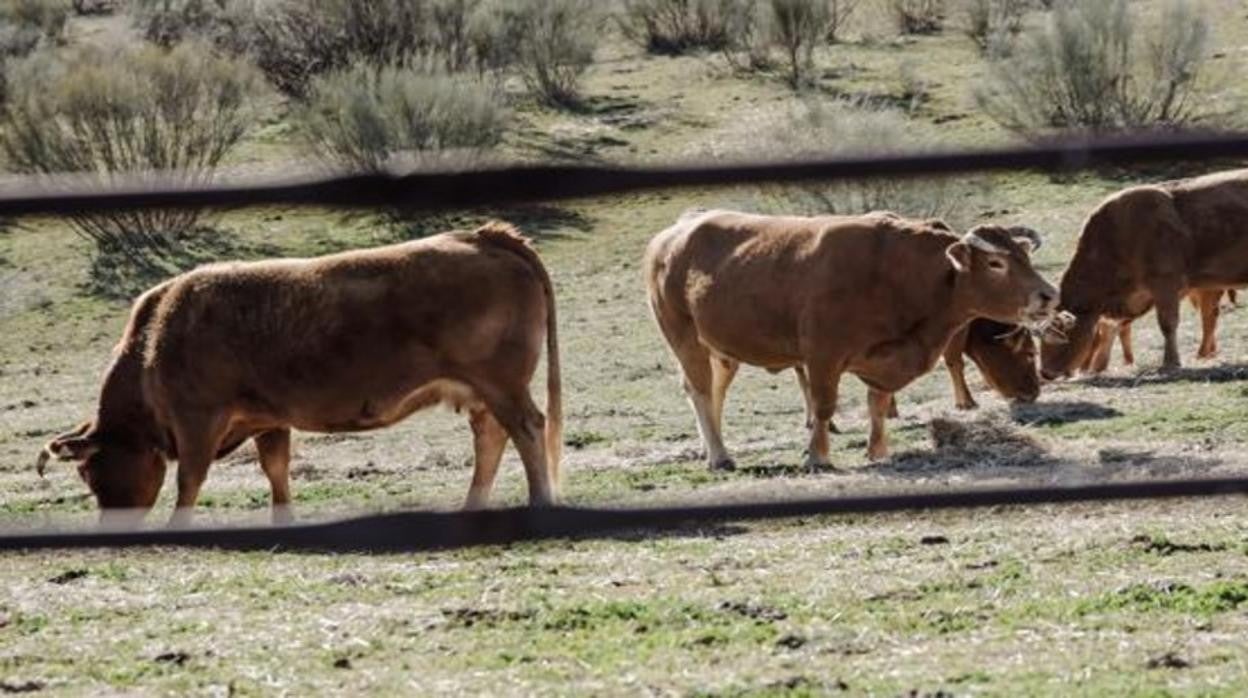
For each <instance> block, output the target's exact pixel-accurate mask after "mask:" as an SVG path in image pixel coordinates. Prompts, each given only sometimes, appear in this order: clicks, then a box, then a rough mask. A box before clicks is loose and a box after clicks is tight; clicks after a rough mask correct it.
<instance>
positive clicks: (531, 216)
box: [391, 204, 594, 240]
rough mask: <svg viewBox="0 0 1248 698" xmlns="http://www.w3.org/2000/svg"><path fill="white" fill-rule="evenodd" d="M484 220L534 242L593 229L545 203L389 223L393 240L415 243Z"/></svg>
mask: <svg viewBox="0 0 1248 698" xmlns="http://www.w3.org/2000/svg"><path fill="white" fill-rule="evenodd" d="M488 220H503V221H506V222H508V223H511V224H512V225H514V226H516V227H517V228H519V229H520V232H522V233H524V234H525V235H526V236H528V237H530V238H534V239H537V240H553V239H559V238H562V237H565V236H566V235H565V234H564V233H563V232H561V231H568V230H572V231H576V232H578V233H588V232H591V231H592V230H593V227H594V226H593V224H594V221H593V219H592V218H590V217H589V216H587V215H585V214H584V213H581V212H580V211H574V210H572V209H568V208H563V207H561V206H551V205H546V204H532V205H523V206H499V207H490V208H482V209H473V210H470V211H456V212H452V213H437V214H430V215H420V216H411V217H407V216H404V215H403V214H396V216H395V217H394V218H392V219H391V222H392V227H393V230H394V237H395V239H397V240H416V239H419V238H424V237H429V236H430V235H437V234H438V233H444V232H446V231H449V230H473V229H474V228H477V227H478V226H480V225H481V224H482V223H485V222H486V221H488Z"/></svg>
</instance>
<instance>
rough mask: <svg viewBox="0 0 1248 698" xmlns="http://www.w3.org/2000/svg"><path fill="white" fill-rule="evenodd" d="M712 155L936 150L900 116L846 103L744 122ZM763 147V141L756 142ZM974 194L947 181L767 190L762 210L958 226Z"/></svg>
mask: <svg viewBox="0 0 1248 698" xmlns="http://www.w3.org/2000/svg"><path fill="white" fill-rule="evenodd" d="M736 128H737V130H735V131H734V132H732V133H730V134H729V135H728V136H727V137H726V139H725V140H723V141H721V142H718V143H715V144H714V145H713V146H712V153H711V154H712V155H713V156H717V157H721V158H726V159H745V158H749V157H751V156H754V155H755V154H757V153H759V152H765V153H768V154H769V155H770V156H773V157H781V158H813V157H831V156H856V155H874V154H880V153H888V152H893V151H895V150H896V149H897V147H898V144H901V143H904V144H906V149H907V151H910V150H913V149H916V148H917V149H922V148H923V147H924V145H933V146H934V144H935V142H936V141H935V139H934V137H926V136H925V134H924V133H923V132H922V130H921V129H919V128H917V124H915V123H914V122H913V121H911V120H910V119H908V118H907V117H906V116H905V114H904V113H902V112H900V111H897V110H893V109H886V108H881V107H872V106H867V105H862V104H855V103H851V102H843V101H837V102H830V103H823V102H816V103H812V104H802V105H797V106H792V107H789V108H787V109H782V110H773V111H770V112H762V113H759V114H756V115H754V116H753V117H750V118H747V119H744V120H743V121H742V123H741V124H740V125H739V126H738V127H736ZM760 139H762V140H761V141H760ZM971 186H973V185H968V186H959V185H956V184H955V183H954V182H952V181H950V180H948V179H864V180H840V181H835V182H812V183H807V184H799V185H785V186H768V187H766V188H764V189H762V190H760V191H761V194H762V195H763V196H764V198H765V199H766V201H765V202H764V203H763V205H764V207H766V208H769V209H776V210H777V212H784V213H801V214H807V215H821V214H838V215H840V214H844V215H853V214H861V213H866V212H868V211H878V210H888V211H893V212H895V213H898V214H901V215H903V216H912V217H916V218H945V219H948V220H950V222H951V223H954V224H958V223H960V222H961V221H959V220H958V218H959V216H960V214H961V212H962V211H963V210H966V209H967V208H968V206H969V204H971V203H972V202H973V201H974V199H975V194H976V192H975V191H972V189H971Z"/></svg>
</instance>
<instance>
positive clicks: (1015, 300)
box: [945, 225, 1057, 327]
mask: <svg viewBox="0 0 1248 698" xmlns="http://www.w3.org/2000/svg"><path fill="white" fill-rule="evenodd" d="M1039 246H1040V235H1039V234H1038V233H1037V232H1036V231H1034V230H1031V229H1030V228H1023V227H1013V228H1005V227H1001V226H995V225H981V226H978V227H976V228H973V229H972V230H971V231H970V232H969V233H967V234H966V235H964V236H962V239H961V240H959V241H958V242H955V243H953V244H952V245H950V246H949V247H948V248H947V249H946V250H945V256H946V257H948V258H949V262H950V264H952V265H953V268H954V270H955V271H956V272H957V281H956V283H957V285H958V288H959V289H960V292H961V293H962V295H963V298H965V299H966V302H967V304H968V305H969V306H970V310H971V313H972V314H973V315H974V316H977V317H986V318H988V319H990V320H996V321H997V322H1004V323H1010V324H1018V325H1023V326H1026V327H1036V326H1040V325H1043V324H1045V323H1047V322H1048V321H1049V320H1050V319H1051V318H1052V316H1053V314H1054V312H1055V311H1056V310H1057V289H1056V288H1054V287H1053V284H1050V283H1049V282H1048V281H1045V280H1044V277H1042V276H1040V274H1039V273H1038V272H1037V271H1036V270H1035V269H1034V268H1033V267H1032V266H1031V253H1032V252H1034V251H1035V250H1036V249H1038V248H1039Z"/></svg>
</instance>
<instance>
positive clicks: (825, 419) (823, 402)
mask: <svg viewBox="0 0 1248 698" xmlns="http://www.w3.org/2000/svg"><path fill="white" fill-rule="evenodd" d="M806 375H807V376H808V378H809V379H810V402H811V405H812V406H813V410H812V412H813V415H814V420H812V422H811V425H810V445H809V446H808V447H807V448H806V463H805V467H806V469H807V470H820V469H823V468H826V467H828V466H829V465H831V462H830V461H829V460H828V451H829V450H830V444H829V443H828V423H829V422H831V421H832V415H833V414H835V413H836V397H837V394H836V393H837V388H838V387H839V385H840V382H841V375H840V372H839V371H835V372H834V371H832V370H831V369H829V368H827V367H826V366H822V365H816V364H807V365H806Z"/></svg>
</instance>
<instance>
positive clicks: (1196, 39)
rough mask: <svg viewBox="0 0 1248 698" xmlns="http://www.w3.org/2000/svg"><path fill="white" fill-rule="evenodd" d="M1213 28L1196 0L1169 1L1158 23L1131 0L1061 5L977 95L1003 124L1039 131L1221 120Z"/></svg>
mask: <svg viewBox="0 0 1248 698" xmlns="http://www.w3.org/2000/svg"><path fill="white" fill-rule="evenodd" d="M1210 29H1211V28H1210V21H1209V17H1208V15H1207V13H1206V11H1205V10H1203V9H1202V6H1200V5H1198V4H1196V3H1194V2H1191V1H1190V0H1166V2H1164V3H1163V4H1162V6H1161V13H1160V16H1159V18H1158V19H1157V21H1154V22H1143V21H1141V18H1140V17H1139V16H1137V11H1136V10H1134V9H1133V8H1132V6H1131V4H1130V3H1129V2H1127V0H1106V1H1105V2H1079V3H1066V4H1062V5H1059V6H1058V7H1057V8H1056V9H1055V10H1054V11H1053V12H1052V13H1051V15H1050V16H1049V18H1048V21H1047V22H1046V23H1045V24H1044V25H1043V26H1041V27H1038V28H1036V29H1034V30H1031V31H1028V32H1025V33H1024V34H1023V35H1022V36H1020V37H1019V40H1018V42H1017V43H1016V45H1015V46H1014V49H1013V51H1012V53H1011V55H1009V56H1007V57H1002V58H999V59H996V60H993V61H992V62H991V63H990V71H989V74H988V77H987V79H986V80H985V82H984V83H983V84H982V85H980V87H979V88H978V90H977V91H976V99H977V102H978V104H979V106H980V108H981V109H983V110H984V111H985V112H986V113H987V114H988V115H989V116H991V117H992V118H993V119H995V120H996V121H997V122H998V123H1000V124H1002V125H1003V126H1005V127H1007V128H1009V129H1011V130H1014V131H1017V132H1020V133H1024V134H1030V135H1045V134H1047V133H1048V132H1051V131H1054V130H1068V129H1077V130H1087V131H1112V130H1119V129H1134V128H1141V127H1168V128H1174V127H1181V126H1184V125H1187V124H1190V123H1192V122H1194V121H1198V120H1201V119H1202V118H1206V117H1210V118H1212V117H1214V116H1217V115H1218V112H1217V110H1216V103H1214V102H1212V101H1211V100H1209V99H1207V97H1208V87H1209V85H1208V83H1207V81H1206V80H1205V78H1206V73H1207V70H1206V68H1207V58H1208V54H1209V45H1210Z"/></svg>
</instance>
